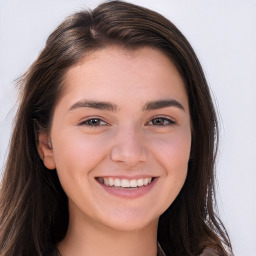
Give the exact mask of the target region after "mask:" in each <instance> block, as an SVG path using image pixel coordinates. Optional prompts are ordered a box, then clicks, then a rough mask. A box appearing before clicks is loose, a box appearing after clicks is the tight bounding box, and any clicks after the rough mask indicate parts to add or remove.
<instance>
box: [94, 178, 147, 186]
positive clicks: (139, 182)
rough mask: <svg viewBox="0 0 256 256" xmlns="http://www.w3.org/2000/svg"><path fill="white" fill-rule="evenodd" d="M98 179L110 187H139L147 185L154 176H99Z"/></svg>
mask: <svg viewBox="0 0 256 256" xmlns="http://www.w3.org/2000/svg"><path fill="white" fill-rule="evenodd" d="M98 180H99V181H100V182H101V183H103V184H105V185H106V186H108V187H112V186H115V187H122V188H129V187H130V188H137V187H142V186H147V185H148V184H150V183H151V182H152V178H140V179H133V180H128V179H119V178H102V177H99V178H98Z"/></svg>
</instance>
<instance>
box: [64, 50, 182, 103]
mask: <svg viewBox="0 0 256 256" xmlns="http://www.w3.org/2000/svg"><path fill="white" fill-rule="evenodd" d="M67 94H69V95H71V94H72V95H73V97H76V98H79V97H82V96H83V97H98V98H101V99H102V100H104V99H106V98H109V100H111V95H112V96H115V97H116V96H118V95H119V96H120V97H124V98H128V97H131V98H133V99H135V98H138V97H142V98H143V97H146V96H148V97H155V98H156V99H157V98H163V97H164V96H165V95H166V94H170V95H166V96H168V97H172V96H173V97H174V96H175V97H178V98H182V99H183V100H186V99H187V95H186V91H185V86H184V82H183V79H182V77H181V76H180V74H179V72H178V70H177V68H176V67H175V65H174V64H173V63H172V62H171V60H170V59H169V57H167V56H166V55H165V54H164V53H162V52H161V51H160V50H157V49H154V48H151V47H140V48H137V49H127V48H125V47H121V46H116V45H115V46H109V47H106V48H103V49H100V50H98V51H96V52H93V53H90V54H88V55H87V56H85V57H84V58H83V59H82V60H81V61H80V62H79V63H78V64H77V65H75V66H73V67H71V68H70V69H69V70H68V72H67V73H66V75H65V79H64V84H63V93H62V95H64V96H65V95H67ZM150 100H154V99H150Z"/></svg>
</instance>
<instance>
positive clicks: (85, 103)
mask: <svg viewBox="0 0 256 256" xmlns="http://www.w3.org/2000/svg"><path fill="white" fill-rule="evenodd" d="M167 107H177V108H179V109H181V110H183V111H185V108H184V107H183V105H182V104H181V103H180V102H178V101H177V100H174V99H167V100H157V101H149V102H147V103H146V104H145V105H144V106H143V107H142V110H143V111H149V110H156V109H161V108H167ZM78 108H94V109H99V110H107V111H111V112H116V111H117V110H118V107H117V105H115V104H113V103H110V102H104V101H96V100H80V101H78V102H76V103H75V104H73V105H72V106H71V107H70V108H69V111H72V110H74V109H78Z"/></svg>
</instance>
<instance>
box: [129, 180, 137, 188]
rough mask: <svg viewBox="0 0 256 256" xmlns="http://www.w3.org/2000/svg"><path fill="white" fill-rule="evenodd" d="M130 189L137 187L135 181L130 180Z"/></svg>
mask: <svg viewBox="0 0 256 256" xmlns="http://www.w3.org/2000/svg"><path fill="white" fill-rule="evenodd" d="M130 187H132V188H136V187H137V180H130Z"/></svg>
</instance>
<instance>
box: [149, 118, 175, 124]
mask: <svg viewBox="0 0 256 256" xmlns="http://www.w3.org/2000/svg"><path fill="white" fill-rule="evenodd" d="M174 124H176V123H175V122H174V121H173V120H171V119H169V118H165V117H156V118H154V119H152V120H151V121H149V122H148V125H154V126H166V125H174Z"/></svg>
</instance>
